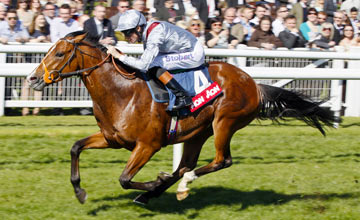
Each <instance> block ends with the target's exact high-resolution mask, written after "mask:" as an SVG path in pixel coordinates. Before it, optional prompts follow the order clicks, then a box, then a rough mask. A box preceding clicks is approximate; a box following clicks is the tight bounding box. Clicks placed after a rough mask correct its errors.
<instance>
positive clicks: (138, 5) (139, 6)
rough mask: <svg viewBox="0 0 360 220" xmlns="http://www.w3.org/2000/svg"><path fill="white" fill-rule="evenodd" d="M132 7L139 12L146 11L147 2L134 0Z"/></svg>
mask: <svg viewBox="0 0 360 220" xmlns="http://www.w3.org/2000/svg"><path fill="white" fill-rule="evenodd" d="M132 8H133V9H135V10H136V11H139V12H144V10H145V2H144V1H142V0H134V1H133V5H132Z"/></svg>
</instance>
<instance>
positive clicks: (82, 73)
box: [41, 39, 136, 84]
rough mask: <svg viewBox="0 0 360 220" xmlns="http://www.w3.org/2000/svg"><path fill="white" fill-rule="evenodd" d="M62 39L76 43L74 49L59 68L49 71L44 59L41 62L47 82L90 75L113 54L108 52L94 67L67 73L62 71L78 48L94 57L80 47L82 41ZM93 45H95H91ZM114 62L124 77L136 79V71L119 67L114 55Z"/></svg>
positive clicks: (82, 52)
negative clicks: (126, 70)
mask: <svg viewBox="0 0 360 220" xmlns="http://www.w3.org/2000/svg"><path fill="white" fill-rule="evenodd" d="M62 40H65V41H66V42H68V43H70V44H72V45H74V50H73V51H72V53H71V56H70V58H69V59H68V60H67V61H66V63H65V64H64V65H63V66H62V67H61V68H60V69H59V70H51V71H48V69H47V67H46V65H45V62H44V60H43V61H42V62H41V63H42V65H43V66H44V71H45V74H44V77H43V79H44V81H45V83H48V84H50V83H56V82H58V81H60V80H62V79H64V78H67V77H71V76H79V77H80V76H88V75H90V73H91V71H92V70H95V69H97V68H99V67H100V66H101V65H103V64H104V63H105V62H106V61H107V60H108V59H109V57H110V56H111V54H108V55H107V56H106V57H105V58H104V59H103V60H102V61H101V62H100V63H98V64H96V65H94V66H92V67H89V68H85V69H80V70H76V71H72V72H67V73H62V71H63V70H64V68H65V67H66V66H67V65H70V62H71V61H72V60H73V59H74V57H75V52H76V50H79V51H80V53H81V54H85V55H88V56H90V57H94V56H92V55H90V54H87V53H85V52H84V51H83V50H81V49H80V48H79V45H80V43H74V42H72V41H69V40H67V39H62ZM83 45H87V46H91V45H88V44H85V43H83ZM91 47H93V46H91ZM94 58H96V57H94ZM112 63H113V65H114V66H115V69H116V70H117V71H118V72H119V73H120V75H122V76H123V77H124V78H126V79H135V78H136V76H135V74H136V72H133V73H126V72H124V71H122V70H120V69H119V67H118V66H117V64H116V63H115V60H114V57H113V56H112ZM86 72H89V73H86ZM56 73H57V76H55V74H56Z"/></svg>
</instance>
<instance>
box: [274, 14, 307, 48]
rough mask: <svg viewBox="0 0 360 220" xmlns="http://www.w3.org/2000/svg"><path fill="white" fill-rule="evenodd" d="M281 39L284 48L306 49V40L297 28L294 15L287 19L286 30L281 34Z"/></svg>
mask: <svg viewBox="0 0 360 220" xmlns="http://www.w3.org/2000/svg"><path fill="white" fill-rule="evenodd" d="M279 39H280V40H281V42H282V43H283V45H284V47H286V48H288V49H292V48H297V47H305V44H306V40H305V38H304V36H303V35H302V34H301V32H300V31H299V29H298V28H297V27H296V17H295V16H294V15H288V16H287V17H286V18H285V30H283V31H281V32H280V34H279Z"/></svg>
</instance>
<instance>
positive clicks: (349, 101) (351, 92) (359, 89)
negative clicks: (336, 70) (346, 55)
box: [345, 47, 360, 117]
mask: <svg viewBox="0 0 360 220" xmlns="http://www.w3.org/2000/svg"><path fill="white" fill-rule="evenodd" d="M350 51H351V52H357V53H359V52H360V47H351V48H350ZM359 67H360V61H357V60H351V61H349V65H348V69H359ZM359 94H360V81H359V80H347V81H346V100H345V104H346V109H345V116H354V117H359V116H360V98H359Z"/></svg>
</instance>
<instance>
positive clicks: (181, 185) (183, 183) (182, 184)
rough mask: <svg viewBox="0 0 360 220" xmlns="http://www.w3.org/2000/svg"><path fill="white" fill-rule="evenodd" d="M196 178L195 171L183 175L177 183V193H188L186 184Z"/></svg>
mask: <svg viewBox="0 0 360 220" xmlns="http://www.w3.org/2000/svg"><path fill="white" fill-rule="evenodd" d="M196 178H198V176H196V175H195V171H190V172H186V173H184V177H183V178H182V180H181V182H180V183H179V185H178V188H177V191H178V192H186V191H189V190H190V189H189V188H187V184H188V183H191V182H192V181H194V180H195V179H196Z"/></svg>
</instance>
